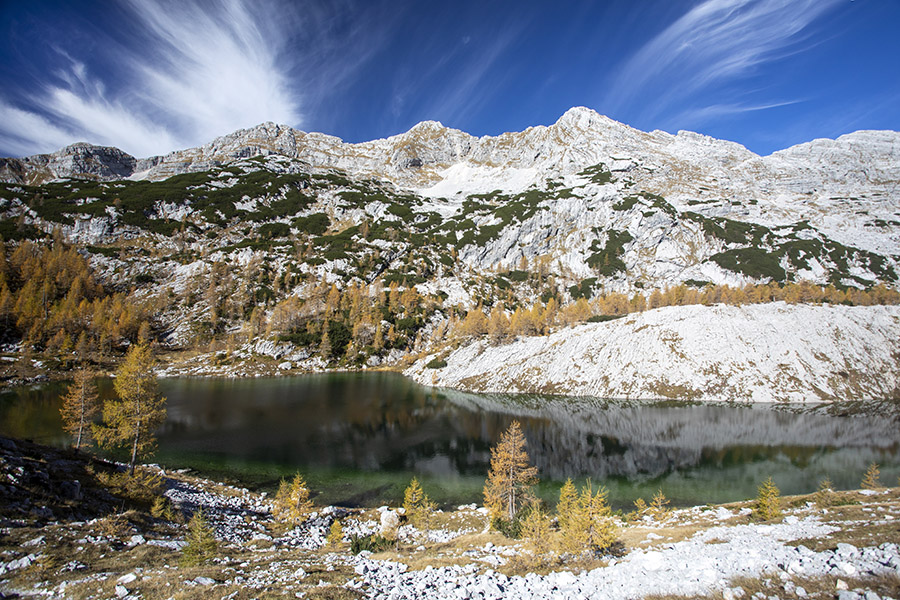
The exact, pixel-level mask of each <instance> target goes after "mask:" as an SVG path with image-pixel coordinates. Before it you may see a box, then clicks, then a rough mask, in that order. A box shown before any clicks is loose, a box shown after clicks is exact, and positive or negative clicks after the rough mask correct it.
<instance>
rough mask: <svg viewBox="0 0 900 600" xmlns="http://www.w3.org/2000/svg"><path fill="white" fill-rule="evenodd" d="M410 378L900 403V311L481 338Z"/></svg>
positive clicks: (776, 312)
mask: <svg viewBox="0 0 900 600" xmlns="http://www.w3.org/2000/svg"><path fill="white" fill-rule="evenodd" d="M432 358H433V357H432V356H429V357H427V358H425V359H422V360H420V361H418V362H417V363H416V364H415V365H413V366H412V367H410V369H408V370H407V371H406V374H407V375H410V376H411V377H413V378H414V379H415V380H417V381H419V382H420V383H423V384H425V385H435V386H441V387H451V388H456V389H462V390H467V391H472V392H504V393H550V394H566V395H576V396H594V397H600V398H611V397H627V398H635V399H655V398H690V399H695V400H711V401H722V400H732V401H751V402H786V401H790V402H810V401H834V400H871V399H878V400H883V399H886V398H896V397H898V395H900V372H898V368H897V366H898V360H900V309H898V307H893V306H892V307H882V306H878V307H843V306H830V307H829V306H792V305H786V304H783V303H776V304H766V305H755V306H742V307H731V306H725V305H717V306H712V307H706V306H679V307H668V308H661V309H657V310H653V311H648V312H644V313H641V314H639V315H631V316H628V317H625V318H622V319H619V320H616V321H612V322H609V323H596V324H586V325H581V326H578V327H576V328H574V329H572V330H565V331H560V332H557V333H554V334H551V335H549V336H544V337H529V338H520V339H518V340H516V341H515V342H512V343H510V344H506V345H502V346H492V345H491V344H490V343H489V342H487V341H486V340H481V341H476V342H474V343H472V344H469V345H466V346H463V347H461V348H459V349H457V350H455V351H453V352H450V353H449V354H448V355H447V356H446V358H445V360H446V362H447V366H445V367H443V368H437V369H435V368H428V367H427V366H426V365H427V364H428V362H430V360H431V359H432Z"/></svg>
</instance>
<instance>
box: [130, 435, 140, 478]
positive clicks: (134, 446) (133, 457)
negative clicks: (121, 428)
mask: <svg viewBox="0 0 900 600" xmlns="http://www.w3.org/2000/svg"><path fill="white" fill-rule="evenodd" d="M140 435H141V434H140V433H138V432H135V434H134V444H132V446H131V470H130V471H129V474H130V475H132V476H134V463H135V462H137V447H138V437H140Z"/></svg>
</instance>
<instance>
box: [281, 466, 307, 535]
mask: <svg viewBox="0 0 900 600" xmlns="http://www.w3.org/2000/svg"><path fill="white" fill-rule="evenodd" d="M312 507H313V504H312V501H311V500H310V499H309V486H307V485H306V481H305V480H304V479H303V476H302V475H301V474H300V473H296V474H295V475H294V480H293V481H292V482H291V483H288V482H287V481H285V480H284V479H282V480H281V484H279V486H278V492H277V493H276V494H275V501H274V503H273V504H272V516H274V517H275V518H276V519H278V520H279V521H286V522H288V523H294V524H299V523H302V522H303V521H305V520H306V516H307V515H308V514H309V513H311V512H312Z"/></svg>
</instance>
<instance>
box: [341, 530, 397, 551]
mask: <svg viewBox="0 0 900 600" xmlns="http://www.w3.org/2000/svg"><path fill="white" fill-rule="evenodd" d="M396 547H397V542H396V540H389V539H387V538H385V537H382V536H380V535H378V534H372V535H364V536H362V537H360V536H356V535H354V536H353V537H351V538H350V552H352V553H353V554H359V553H360V552H365V551H368V552H373V553H374V552H383V551H385V550H390V549H392V548H396Z"/></svg>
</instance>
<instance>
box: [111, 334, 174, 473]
mask: <svg viewBox="0 0 900 600" xmlns="http://www.w3.org/2000/svg"><path fill="white" fill-rule="evenodd" d="M153 364H154V360H153V354H152V353H151V351H150V348H149V347H147V346H145V345H142V344H138V345H136V346H132V347H131V349H130V350H129V351H128V354H126V355H125V361H124V362H123V363H122V366H120V367H119V369H118V370H117V371H116V380H115V382H114V383H113V386H114V387H115V390H116V394H118V396H119V398H118V399H116V398H110V399H109V400H107V401H105V402H104V403H103V425H102V426H99V427H96V428H95V429H94V437H95V438H96V439H97V441H98V442H99V443H100V444H101V445H102V446H104V447H116V446H121V445H125V444H131V463H130V466H129V467H130V472H131V474H132V475H134V465H135V463H136V462H137V459H138V456H144V455H147V454H150V453H152V451H153V449H154V447H155V446H156V436H155V435H154V432H155V431H156V429H157V428H158V427H159V426H160V425H162V423H163V421H165V419H166V399H165V398H163V397H162V396H160V394H159V390H158V384H157V380H156V376H155V375H154V374H153Z"/></svg>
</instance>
